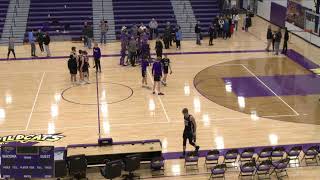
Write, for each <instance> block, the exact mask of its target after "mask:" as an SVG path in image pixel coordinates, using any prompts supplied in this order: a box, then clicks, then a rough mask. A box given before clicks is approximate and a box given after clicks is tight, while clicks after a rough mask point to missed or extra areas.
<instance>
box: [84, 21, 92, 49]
mask: <svg viewBox="0 0 320 180" xmlns="http://www.w3.org/2000/svg"><path fill="white" fill-rule="evenodd" d="M83 36H84V45H85V47H87V48H89V49H91V43H92V38H93V30H92V27H91V26H90V25H89V24H88V23H87V22H85V23H84V27H83Z"/></svg>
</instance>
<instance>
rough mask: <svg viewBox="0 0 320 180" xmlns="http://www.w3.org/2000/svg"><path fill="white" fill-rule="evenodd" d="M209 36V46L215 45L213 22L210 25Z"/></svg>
mask: <svg viewBox="0 0 320 180" xmlns="http://www.w3.org/2000/svg"><path fill="white" fill-rule="evenodd" d="M209 36H210V40H209V46H213V43H212V41H213V36H214V24H213V23H211V25H210V27H209Z"/></svg>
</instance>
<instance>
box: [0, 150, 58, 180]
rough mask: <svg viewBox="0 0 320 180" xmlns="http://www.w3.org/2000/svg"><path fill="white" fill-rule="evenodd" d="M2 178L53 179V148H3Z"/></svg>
mask: <svg viewBox="0 0 320 180" xmlns="http://www.w3.org/2000/svg"><path fill="white" fill-rule="evenodd" d="M1 175H2V178H53V177H54V147H53V146H2V147H1Z"/></svg>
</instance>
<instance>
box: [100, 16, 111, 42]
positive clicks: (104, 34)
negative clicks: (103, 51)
mask: <svg viewBox="0 0 320 180" xmlns="http://www.w3.org/2000/svg"><path fill="white" fill-rule="evenodd" d="M108 30H109V26H108V21H104V20H101V22H100V33H101V36H100V43H101V44H102V43H103V44H106V43H107V32H108Z"/></svg>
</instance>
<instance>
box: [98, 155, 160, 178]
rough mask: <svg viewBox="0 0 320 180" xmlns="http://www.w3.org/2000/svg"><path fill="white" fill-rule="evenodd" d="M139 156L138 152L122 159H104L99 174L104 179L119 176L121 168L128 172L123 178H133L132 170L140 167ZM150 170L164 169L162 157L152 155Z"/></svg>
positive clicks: (134, 176)
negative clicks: (104, 161) (104, 162)
mask: <svg viewBox="0 0 320 180" xmlns="http://www.w3.org/2000/svg"><path fill="white" fill-rule="evenodd" d="M140 161H141V157H140V155H139V154H134V155H129V156H126V158H125V159H124V160H115V161H108V160H107V161H106V164H105V166H104V167H103V168H101V169H100V172H101V175H102V176H103V177H105V178H106V179H114V178H117V177H121V173H122V170H124V171H127V172H129V174H126V175H124V178H125V179H135V178H136V177H138V178H139V176H136V175H135V174H134V171H136V170H138V169H140ZM150 168H151V170H160V171H164V158H163V157H154V158H153V159H152V160H151V162H150Z"/></svg>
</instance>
